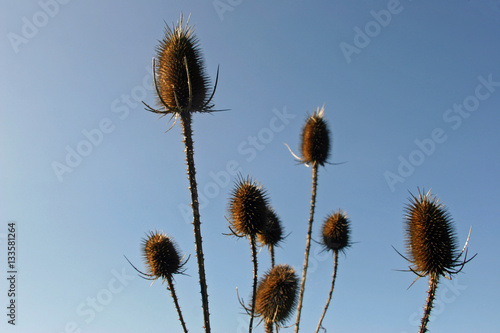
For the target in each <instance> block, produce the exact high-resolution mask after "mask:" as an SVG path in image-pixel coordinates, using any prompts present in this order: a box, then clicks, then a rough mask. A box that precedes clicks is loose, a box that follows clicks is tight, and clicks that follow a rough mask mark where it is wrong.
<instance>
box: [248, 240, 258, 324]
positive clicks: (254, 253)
mask: <svg viewBox="0 0 500 333" xmlns="http://www.w3.org/2000/svg"><path fill="white" fill-rule="evenodd" d="M250 245H251V247H252V262H253V286H252V310H251V311H250V325H249V326H248V333H252V329H253V317H254V314H255V297H256V295H257V245H256V244H255V236H254V235H252V236H250Z"/></svg>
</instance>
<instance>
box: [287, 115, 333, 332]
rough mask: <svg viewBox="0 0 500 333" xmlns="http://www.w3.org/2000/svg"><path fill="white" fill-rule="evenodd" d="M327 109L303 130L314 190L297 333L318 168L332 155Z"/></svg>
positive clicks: (311, 118)
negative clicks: (326, 115)
mask: <svg viewBox="0 0 500 333" xmlns="http://www.w3.org/2000/svg"><path fill="white" fill-rule="evenodd" d="M324 111H325V108H324V106H323V107H322V108H321V109H319V108H318V109H316V111H315V112H314V113H313V115H312V116H309V117H308V118H307V120H306V123H305V125H304V127H303V129H302V142H301V146H300V150H301V154H302V157H301V158H299V160H300V162H302V163H304V164H306V165H309V164H310V165H312V190H311V208H310V212H309V223H308V230H307V239H306V249H305V255H304V267H303V269H302V280H301V283H300V293H299V302H298V306H297V319H296V322H295V333H297V332H298V331H299V325H300V315H301V311H302V302H303V299H304V291H305V285H306V277H307V267H308V266H309V251H310V248H311V233H312V224H313V220H314V209H315V206H316V190H317V185H318V167H319V166H323V165H324V164H325V163H327V159H328V157H329V154H330V130H329V129H328V126H327V123H326V121H325V119H324V117H323V115H324Z"/></svg>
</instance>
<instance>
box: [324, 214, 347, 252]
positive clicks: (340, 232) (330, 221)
mask: <svg viewBox="0 0 500 333" xmlns="http://www.w3.org/2000/svg"><path fill="white" fill-rule="evenodd" d="M349 235H350V220H349V218H348V217H347V214H346V213H344V212H343V211H342V210H341V209H339V210H337V211H336V212H334V213H332V214H330V215H328V216H327V218H326V219H325V222H324V223H323V227H322V236H323V237H322V241H323V242H322V243H323V246H324V247H325V249H327V250H332V251H335V250H340V251H343V250H345V249H346V248H348V247H349V246H350V240H349Z"/></svg>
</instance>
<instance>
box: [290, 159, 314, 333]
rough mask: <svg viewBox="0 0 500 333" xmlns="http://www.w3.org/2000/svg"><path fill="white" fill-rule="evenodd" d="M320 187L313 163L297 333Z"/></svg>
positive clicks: (296, 325) (296, 324) (296, 326)
mask: <svg viewBox="0 0 500 333" xmlns="http://www.w3.org/2000/svg"><path fill="white" fill-rule="evenodd" d="M317 187H318V164H317V163H313V166H312V190H311V210H310V213H309V227H308V230H307V241H306V251H305V258H304V268H303V269H302V281H301V283H300V294H299V303H298V306H297V319H296V322H295V333H297V332H298V331H299V324H300V314H301V311H302V301H303V299H304V290H305V287H306V276H307V267H308V265H309V250H310V249H311V233H312V224H313V218H314V208H315V207H316V189H317Z"/></svg>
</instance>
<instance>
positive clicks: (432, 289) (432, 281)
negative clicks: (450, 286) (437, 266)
mask: <svg viewBox="0 0 500 333" xmlns="http://www.w3.org/2000/svg"><path fill="white" fill-rule="evenodd" d="M438 282H439V274H437V273H431V274H430V278H429V290H428V291H427V293H428V296H427V304H426V305H425V309H424V316H423V317H422V323H421V324H420V333H425V332H427V323H428V322H429V317H430V315H431V310H432V303H433V302H434V297H435V296H436V289H437V285H438Z"/></svg>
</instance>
